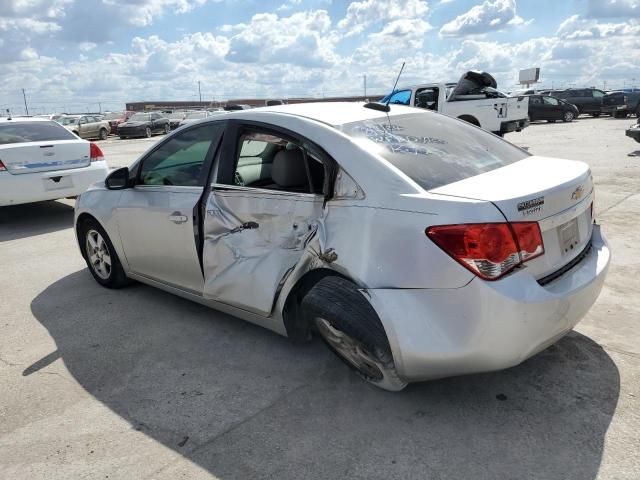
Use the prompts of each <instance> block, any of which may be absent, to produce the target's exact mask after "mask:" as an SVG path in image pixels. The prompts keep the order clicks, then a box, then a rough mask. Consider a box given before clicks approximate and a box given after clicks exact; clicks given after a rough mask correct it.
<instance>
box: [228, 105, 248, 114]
mask: <svg viewBox="0 0 640 480" xmlns="http://www.w3.org/2000/svg"><path fill="white" fill-rule="evenodd" d="M250 108H251V105H245V104H230V105H225V106H224V109H225V110H226V111H227V112H233V111H236V110H249V109H250Z"/></svg>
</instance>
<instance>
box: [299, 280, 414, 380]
mask: <svg viewBox="0 0 640 480" xmlns="http://www.w3.org/2000/svg"><path fill="white" fill-rule="evenodd" d="M301 307H302V313H303V315H304V316H305V318H306V319H307V320H309V321H310V322H311V324H312V325H313V326H314V327H315V328H316V331H317V332H318V334H319V335H320V337H321V338H322V339H323V340H324V342H325V343H326V344H327V345H328V346H329V348H330V349H331V350H332V351H333V352H334V353H335V354H336V355H337V356H338V357H339V358H340V359H341V360H342V361H343V362H345V363H346V364H347V365H348V366H349V367H351V368H353V369H355V370H356V372H357V373H358V375H360V376H361V377H362V378H363V379H364V380H366V381H367V382H369V383H371V384H373V385H375V386H376V387H379V388H381V389H383V390H388V391H392V392H398V391H400V390H402V389H403V388H404V387H406V386H407V382H405V381H403V380H401V379H400V378H399V377H398V374H397V372H396V368H395V364H394V361H393V356H392V354H391V347H390V346H389V341H388V340H387V335H386V333H385V330H384V327H383V326H382V323H381V322H380V319H379V318H378V315H377V314H376V311H375V310H374V309H373V307H372V306H371V304H370V303H369V302H368V301H367V299H366V298H365V297H364V296H363V295H362V293H360V291H359V290H358V289H357V287H356V286H355V285H354V284H353V283H351V282H350V281H348V280H345V279H344V278H341V277H325V278H323V279H322V280H320V281H319V282H318V283H317V284H316V285H315V286H314V287H313V288H312V289H311V290H310V291H309V292H308V293H307V294H306V295H305V297H304V299H303V300H302V306H301Z"/></svg>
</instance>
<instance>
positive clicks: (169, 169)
mask: <svg viewBox="0 0 640 480" xmlns="http://www.w3.org/2000/svg"><path fill="white" fill-rule="evenodd" d="M222 129H223V126H222V124H206V125H201V126H199V127H197V128H192V129H189V130H186V131H184V132H182V133H180V134H179V135H176V136H174V137H172V138H171V139H170V140H169V141H167V142H166V143H164V144H163V145H162V146H160V148H158V149H157V150H154V151H153V152H152V153H151V154H150V155H149V156H148V157H147V158H145V159H144V160H143V161H142V166H141V168H140V177H139V178H140V180H139V182H138V183H139V184H140V185H169V186H170V185H175V186H184V187H197V186H200V185H203V181H204V179H203V178H202V174H203V172H202V165H203V163H204V161H205V159H206V158H207V153H208V152H209V147H211V142H212V141H214V140H215V139H217V138H218V136H219V134H220V133H221V132H222Z"/></svg>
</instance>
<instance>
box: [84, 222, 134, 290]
mask: <svg viewBox="0 0 640 480" xmlns="http://www.w3.org/2000/svg"><path fill="white" fill-rule="evenodd" d="M79 238H80V245H81V247H82V249H83V251H82V253H83V256H84V259H85V261H86V262H87V267H89V271H90V272H91V275H92V276H93V278H94V279H95V280H96V282H98V283H99V284H100V285H102V286H103V287H107V288H121V287H124V286H125V285H128V284H129V283H130V282H129V279H128V278H127V275H126V274H125V273H124V269H123V268H122V264H121V263H120V259H119V258H118V254H117V253H116V251H115V249H114V248H113V244H112V243H111V240H110V239H109V236H108V235H107V232H105V231H104V229H103V228H102V226H101V225H100V224H99V223H98V222H97V221H96V220H94V219H87V220H85V221H84V222H83V223H82V225H81V227H80V229H79Z"/></svg>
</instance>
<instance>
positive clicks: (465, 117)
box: [458, 115, 482, 127]
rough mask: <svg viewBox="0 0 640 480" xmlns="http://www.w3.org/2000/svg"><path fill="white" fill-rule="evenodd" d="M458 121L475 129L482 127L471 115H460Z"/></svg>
mask: <svg viewBox="0 0 640 480" xmlns="http://www.w3.org/2000/svg"><path fill="white" fill-rule="evenodd" d="M458 119H459V120H462V121H463V122H467V123H470V124H471V125H475V126H476V127H482V126H481V125H480V122H479V121H478V119H477V118H476V117H474V116H473V115H460V116H459V117H458Z"/></svg>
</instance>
